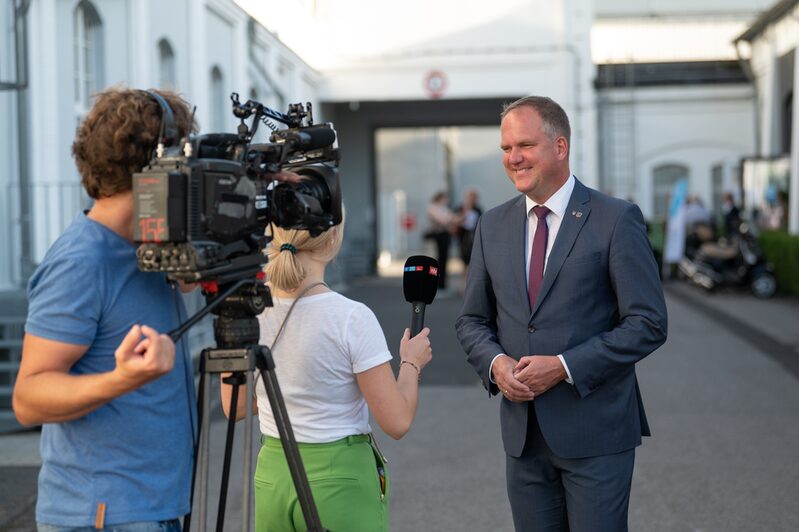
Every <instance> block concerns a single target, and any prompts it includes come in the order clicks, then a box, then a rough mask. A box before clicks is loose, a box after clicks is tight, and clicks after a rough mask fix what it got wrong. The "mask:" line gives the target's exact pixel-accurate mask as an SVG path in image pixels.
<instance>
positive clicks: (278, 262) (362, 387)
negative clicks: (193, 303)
mask: <svg viewBox="0 0 799 532" xmlns="http://www.w3.org/2000/svg"><path fill="white" fill-rule="evenodd" d="M343 234H344V228H343V223H342V224H339V225H336V226H334V227H332V228H331V229H329V230H328V231H326V232H324V233H322V234H321V235H319V236H317V237H311V236H310V234H309V233H308V231H304V230H287V229H281V228H274V230H273V237H274V239H273V240H272V242H271V244H270V246H269V247H268V254H269V262H268V263H267V266H266V272H267V277H268V279H269V284H270V285H271V288H272V294H273V299H274V306H273V307H269V308H267V309H266V310H265V311H264V313H263V314H261V315H260V316H259V318H258V319H259V322H260V327H261V338H260V343H261V344H262V345H265V346H269V347H270V349H271V351H272V355H273V357H274V361H275V366H276V370H275V371H276V375H277V378H278V380H279V382H280V387H281V390H282V392H283V396H284V399H285V403H286V409H287V411H288V415H289V419H290V420H291V425H292V427H293V430H294V435H295V437H296V440H297V442H298V447H299V451H300V455H301V456H302V461H303V464H304V466H305V471H306V474H307V476H308V480H309V483H310V486H311V492H312V494H313V498H314V502H315V503H316V506H317V509H318V511H319V517H320V520H321V522H322V525H323V526H324V527H325V528H326V529H329V530H346V531H348V532H380V531H387V530H388V496H389V483H388V471H387V466H386V463H385V458H384V457H383V456H382V454H381V453H380V451H379V450H378V449H377V447H376V445H375V442H374V438H373V436H372V435H371V431H372V429H371V427H370V426H369V413H370V411H371V414H372V416H373V417H374V419H375V420H376V421H377V424H378V425H379V426H380V428H381V429H383V431H385V432H386V433H387V434H388V435H389V436H391V437H392V438H395V439H400V438H402V437H403V436H404V435H405V434H406V433H407V432H408V430H409V429H410V427H411V423H412V422H413V419H414V416H415V413H416V406H417V402H418V399H419V380H420V378H421V373H422V370H423V369H424V368H425V366H426V365H427V364H428V363H429V362H430V360H431V358H432V350H431V347H430V340H429V338H428V335H429V333H430V329H428V328H425V329H423V330H422V331H421V332H420V333H419V334H418V335H416V336H415V337H413V338H411V337H410V331H409V330H408V329H406V330H405V334H404V336H403V338H402V340H401V342H400V349H399V355H400V365H399V373H398V375H397V377H396V378H395V377H394V373H393V371H392V369H391V366H390V365H389V361H390V360H391V353H390V352H389V350H388V347H387V346H386V339H385V336H384V335H383V331H382V330H381V329H380V325H379V324H378V322H377V319H376V318H375V315H374V314H373V313H372V311H371V310H369V308H367V307H366V306H365V305H363V304H361V303H358V302H355V301H352V300H350V299H347V298H346V297H344V296H342V295H340V294H338V293H336V292H334V291H332V290H331V289H330V288H329V287H328V286H327V285H326V284H325V283H324V278H325V269H326V267H327V265H328V264H329V263H330V261H332V260H333V259H334V258H335V256H336V255H337V253H338V252H339V250H340V248H341V241H342V237H343ZM223 377H224V375H223ZM256 382H257V384H256V399H255V400H254V404H253V410H254V411H255V413H257V415H258V417H259V421H260V428H261V433H262V434H263V438H262V442H263V446H262V447H261V451H260V452H259V454H258V463H257V467H256V471H255V481H254V483H255V528H256V530H258V531H259V532H264V531H275V532H278V531H285V530H306V528H307V527H306V524H305V521H304V518H303V516H302V512H301V507H300V506H299V503H298V499H297V495H296V492H295V489H294V485H293V482H292V478H291V475H290V473H289V469H288V464H287V462H286V458H285V455H284V452H283V448H282V445H281V441H280V439H279V433H278V429H277V426H276V424H275V419H274V416H273V413H272V409H271V406H270V404H269V401H268V399H267V395H266V390H265V388H264V386H263V382H262V380H261V379H257V380H256ZM221 393H222V405H223V408H224V411H225V415H227V416H228V417H230V416H235V417H236V419H242V418H243V417H244V416H245V415H246V406H247V405H246V402H245V401H246V400H247V398H245V397H244V394H240V395H239V401H238V404H237V405H235V407H233V408H231V405H230V401H231V387H230V386H229V385H227V384H223V385H222V388H221Z"/></svg>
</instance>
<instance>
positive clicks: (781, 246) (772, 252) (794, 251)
mask: <svg viewBox="0 0 799 532" xmlns="http://www.w3.org/2000/svg"><path fill="white" fill-rule="evenodd" d="M760 246H761V248H762V249H763V255H764V256H765V257H766V260H767V261H769V262H770V263H771V264H773V265H774V275H775V276H776V277H777V290H779V291H780V292H783V293H786V294H799V235H789V234H788V233H786V232H785V231H763V232H762V233H761V234H760Z"/></svg>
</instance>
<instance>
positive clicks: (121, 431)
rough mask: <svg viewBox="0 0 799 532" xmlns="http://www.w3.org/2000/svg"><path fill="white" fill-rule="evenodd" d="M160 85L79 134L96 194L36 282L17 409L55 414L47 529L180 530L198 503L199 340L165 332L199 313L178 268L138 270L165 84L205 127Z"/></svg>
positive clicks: (43, 490) (187, 125)
mask: <svg viewBox="0 0 799 532" xmlns="http://www.w3.org/2000/svg"><path fill="white" fill-rule="evenodd" d="M151 92H152V94H151V93H148V92H145V91H140V90H131V89H116V88H114V89H109V90H105V91H103V92H101V93H100V94H98V95H97V96H96V101H95V104H94V106H93V107H92V109H91V110H90V111H89V113H88V115H87V116H86V118H85V119H84V120H83V122H82V123H81V125H80V127H79V128H78V131H77V135H76V138H75V141H74V143H73V145H72V153H73V155H74V156H75V161H76V163H77V166H78V170H79V171H80V174H81V183H82V185H83V188H84V189H85V190H86V192H87V193H88V195H89V196H90V197H92V198H94V204H93V205H92V208H91V209H90V210H89V211H88V212H85V213H81V214H79V215H78V217H77V218H76V219H75V221H74V222H73V223H72V225H70V226H69V227H68V228H67V229H66V231H64V233H63V234H62V235H61V236H60V237H59V238H58V240H56V242H55V243H54V244H53V245H52V246H51V247H50V249H49V250H48V251H47V254H46V255H45V257H44V260H42V262H41V264H40V265H39V267H38V268H37V270H36V272H35V273H34V274H33V276H32V277H31V280H30V283H29V285H28V319H27V322H26V323H25V338H24V340H23V346H22V361H21V364H20V369H19V375H18V376H17V381H16V385H15V386H14V412H15V414H16V416H17V419H18V420H19V422H20V423H22V424H23V425H38V424H42V425H43V427H42V436H41V456H42V467H41V471H40V473H39V491H38V497H37V500H36V521H37V523H38V530H39V531H40V532H66V531H72V530H76V531H77V530H81V531H82V530H89V528H90V527H91V529H92V530H95V529H97V530H109V531H110V530H114V531H131V532H155V531H166V532H169V531H174V532H177V531H179V530H181V525H180V521H179V520H178V519H179V518H180V517H182V516H184V515H185V514H187V513H188V512H189V508H190V505H189V501H190V495H191V494H190V486H191V478H192V469H193V465H194V460H193V455H194V442H195V437H196V434H197V420H196V410H195V404H196V401H195V398H194V393H195V391H194V378H193V372H192V365H191V360H190V355H189V351H188V347H187V345H186V342H185V340H182V341H180V342H179V343H178V344H177V346H176V345H175V344H174V343H173V342H172V340H171V339H170V338H169V337H168V336H167V335H165V334H163V333H164V332H165V331H169V330H171V329H173V328H176V327H177V326H178V325H179V324H180V322H181V321H182V320H185V318H186V312H185V309H184V307H183V301H182V298H181V297H180V295H179V294H178V292H177V290H175V287H174V286H170V284H168V283H167V279H166V274H161V273H144V272H141V271H139V269H138V267H137V260H136V246H135V245H134V243H133V223H134V217H133V193H132V191H131V187H132V174H133V173H135V172H138V171H140V170H141V169H142V168H143V167H144V166H145V165H146V164H147V163H148V162H149V161H150V157H151V155H152V153H153V152H154V149H155V146H156V144H157V142H158V140H159V129H160V126H161V121H162V110H161V107H160V106H159V104H158V102H157V100H156V95H157V96H158V97H160V98H163V99H164V100H165V101H166V102H168V105H169V106H170V107H171V108H172V111H173V114H174V120H175V126H176V128H177V130H178V135H180V136H187V135H188V134H189V133H190V132H191V131H193V130H194V129H195V124H194V123H193V121H192V118H191V116H192V113H191V111H190V109H189V105H188V104H187V103H186V101H184V100H183V99H182V98H180V97H179V96H178V95H176V94H174V93H172V92H169V91H151ZM173 140H175V141H177V140H178V139H173Z"/></svg>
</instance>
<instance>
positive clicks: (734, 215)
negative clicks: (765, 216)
mask: <svg viewBox="0 0 799 532" xmlns="http://www.w3.org/2000/svg"><path fill="white" fill-rule="evenodd" d="M721 214H722V216H723V219H724V236H726V237H727V238H730V237H732V236H734V235H736V234H738V230H739V227H740V225H741V211H740V209H738V206H737V205H736V204H735V197H734V196H733V195H732V192H725V193H724V196H723V201H722V204H721Z"/></svg>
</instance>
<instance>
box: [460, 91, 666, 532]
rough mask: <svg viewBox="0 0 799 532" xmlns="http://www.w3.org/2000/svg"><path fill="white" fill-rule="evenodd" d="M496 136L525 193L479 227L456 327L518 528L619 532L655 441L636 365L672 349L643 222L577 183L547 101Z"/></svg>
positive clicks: (516, 107) (520, 113)
mask: <svg viewBox="0 0 799 532" xmlns="http://www.w3.org/2000/svg"><path fill="white" fill-rule="evenodd" d="M500 129H501V144H500V147H501V149H502V152H503V164H504V167H505V171H506V173H507V175H508V177H509V178H510V180H511V181H512V182H513V183H514V185H515V186H516V189H517V190H518V191H519V192H520V193H521V194H520V195H519V196H517V197H515V198H513V199H511V200H510V201H508V202H506V203H504V204H502V205H500V206H498V207H495V208H493V209H491V210H489V211H487V212H486V213H485V214H483V216H481V217H480V221H479V222H478V224H477V230H476V232H475V237H474V248H473V250H472V260H471V263H470V267H469V278H468V280H467V286H466V294H464V301H463V309H462V311H461V315H460V317H459V318H458V320H457V322H456V330H457V334H458V339H459V340H460V343H461V345H462V346H463V349H464V351H465V352H466V356H467V360H468V361H469V363H470V364H471V365H472V366H473V368H474V370H475V371H476V373H477V374H478V375H479V376H480V378H481V380H482V382H483V385H484V386H485V388H486V390H487V391H488V393H489V395H490V396H493V395H497V394H502V402H501V404H500V424H501V432H502V441H503V444H504V448H505V453H506V469H505V471H506V475H507V489H508V497H509V499H510V506H511V512H512V514H513V523H514V526H515V528H516V531H517V532H522V531H524V532H538V531H542V532H543V531H571V532H620V531H624V530H627V511H628V506H629V500H630V486H631V482H632V475H633V464H634V459H635V448H636V447H637V446H638V445H640V444H641V437H642V436H648V435H649V433H650V432H649V425H648V423H647V419H646V414H645V413H644V406H643V403H642V401H641V394H640V391H639V388H638V380H637V378H636V375H635V364H636V363H637V362H638V361H639V360H641V359H643V358H644V357H646V356H647V355H649V354H650V353H651V352H652V351H654V350H655V349H657V348H658V347H659V346H660V345H661V344H663V342H664V341H665V340H666V304H665V301H664V297H663V290H662V287H661V284H660V279H659V276H658V271H657V266H656V264H655V259H654V256H653V254H652V252H651V250H650V246H649V241H648V239H647V236H646V229H645V226H644V218H643V216H642V214H641V210H640V209H639V208H638V207H637V206H636V205H634V204H632V203H629V202H627V201H624V200H622V199H616V198H612V197H610V196H606V195H604V194H602V193H600V192H598V191H596V190H593V189H590V188H588V187H586V186H585V185H583V184H582V183H581V182H580V181H578V180H577V178H576V177H575V176H574V175H573V174H572V172H571V169H570V167H569V147H570V131H571V130H570V126H569V119H568V117H567V115H566V113H565V112H564V111H563V108H562V107H561V106H560V105H558V104H557V103H556V102H554V101H553V100H551V99H550V98H546V97H540V96H528V97H525V98H522V99H520V100H517V101H515V102H513V103H511V104H509V105H508V106H506V107H505V109H504V111H503V113H502V122H501V127H500ZM475 460H480V458H475Z"/></svg>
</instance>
